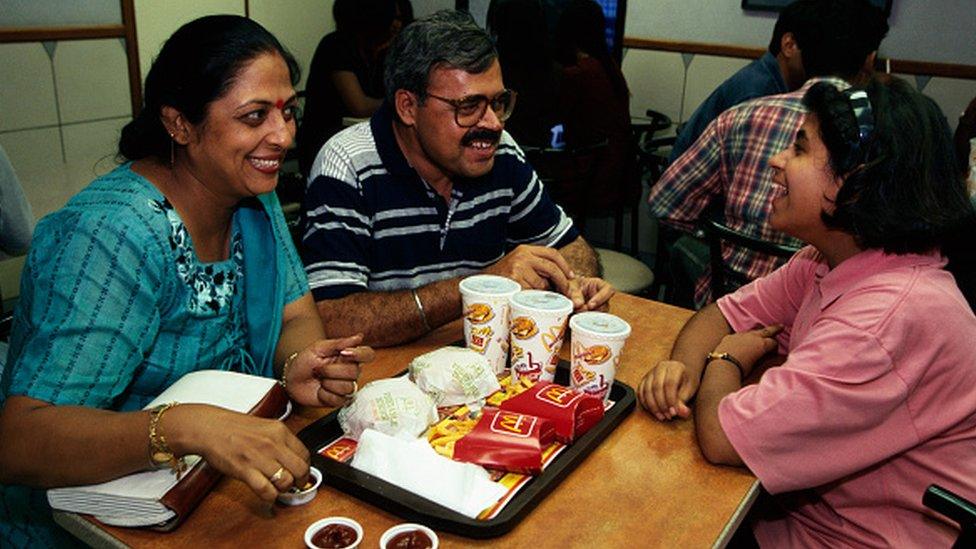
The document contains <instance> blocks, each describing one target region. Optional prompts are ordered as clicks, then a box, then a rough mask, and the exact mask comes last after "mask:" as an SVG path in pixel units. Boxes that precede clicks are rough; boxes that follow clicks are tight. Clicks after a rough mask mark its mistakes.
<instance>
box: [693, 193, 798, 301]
mask: <svg viewBox="0 0 976 549" xmlns="http://www.w3.org/2000/svg"><path fill="white" fill-rule="evenodd" d="M719 211H721V210H720V209H719ZM718 216H719V214H716V215H706V216H704V218H703V223H702V229H703V230H704V233H705V241H706V242H707V243H708V255H709V258H708V261H709V266H710V267H711V271H712V273H711V289H712V300H716V299H718V298H719V297H721V296H723V295H725V294H727V293H729V292H731V291H732V290H734V289H735V288H737V287H739V286H741V285H743V284H746V283H748V282H750V281H749V280H745V279H744V278H743V277H742V276H741V275H739V274H738V273H736V272H734V271H732V270H730V269H726V268H725V261H724V260H723V258H722V242H723V241H724V242H728V243H729V244H732V245H734V246H739V247H741V248H747V249H749V250H752V251H755V252H759V253H762V254H767V255H772V256H776V257H782V258H789V257H792V256H793V254H795V253H796V252H798V251H799V248H796V247H794V246H787V245H783V244H776V243H774V242H769V241H766V240H762V239H759V238H756V237H753V236H749V235H747V234H744V233H741V232H739V231H736V230H735V229H732V228H731V227H729V226H728V225H726V224H725V223H724V222H723V221H721V220H720V219H718Z"/></svg>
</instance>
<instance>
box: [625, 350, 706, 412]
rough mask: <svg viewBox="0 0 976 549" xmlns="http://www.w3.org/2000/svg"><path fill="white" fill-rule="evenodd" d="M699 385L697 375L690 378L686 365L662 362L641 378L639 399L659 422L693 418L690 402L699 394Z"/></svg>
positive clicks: (674, 361) (638, 388) (675, 362)
mask: <svg viewBox="0 0 976 549" xmlns="http://www.w3.org/2000/svg"><path fill="white" fill-rule="evenodd" d="M699 382H700V380H699V379H698V376H696V375H690V374H689V373H688V368H687V367H686V366H685V364H684V363H683V362H679V361H677V360H662V361H661V362H658V363H657V365H656V366H655V367H654V368H651V370H650V371H649V372H647V374H645V375H644V378H643V379H641V382H640V385H638V386H637V398H638V399H639V400H640V403H641V406H643V407H644V409H645V410H647V411H648V412H649V413H650V414H651V415H653V416H654V417H656V418H657V419H658V420H659V421H666V420H669V419H674V417H675V416H678V417H681V418H687V417H688V416H690V415H691V408H689V407H688V401H689V400H691V397H693V396H695V393H696V392H697V391H698V384H699Z"/></svg>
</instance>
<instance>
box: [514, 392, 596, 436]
mask: <svg viewBox="0 0 976 549" xmlns="http://www.w3.org/2000/svg"><path fill="white" fill-rule="evenodd" d="M501 408H502V410H508V411H511V412H518V413H520V414H529V415H534V416H539V417H543V418H546V419H549V420H551V421H552V424H553V427H554V428H555V430H556V439H557V440H559V441H560V442H565V443H567V444H568V443H570V442H572V441H573V440H575V439H576V438H577V437H580V436H583V434H584V433H586V432H587V431H589V430H590V428H591V427H593V426H594V425H596V424H597V423H599V422H600V420H601V419H603V401H602V400H601V399H600V398H598V397H595V396H593V395H588V394H586V393H583V392H580V391H576V390H573V389H570V388H568V387H563V386H562V385H557V384H555V383H550V382H546V381H540V382H539V383H536V384H535V385H533V386H532V387H531V388H530V389H527V390H526V391H525V392H523V393H522V394H520V395H517V396H514V397H512V398H510V399H508V400H506V401H505V402H502V405H501Z"/></svg>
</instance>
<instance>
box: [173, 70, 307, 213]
mask: <svg viewBox="0 0 976 549" xmlns="http://www.w3.org/2000/svg"><path fill="white" fill-rule="evenodd" d="M296 104H297V100H296V96H295V90H294V89H293V88H292V86H291V78H290V75H289V73H288V66H287V65H286V64H285V61H284V59H282V58H281V56H280V55H278V54H276V53H265V54H261V55H259V56H258V57H255V58H254V59H252V60H251V61H249V62H248V63H247V64H245V65H244V66H243V67H242V68H241V70H240V71H239V72H238V74H237V76H236V77H235V78H234V80H233V82H232V83H231V85H230V88H229V89H228V90H227V92H226V93H225V94H224V95H223V96H222V97H220V98H219V99H217V100H215V101H214V102H212V103H211V104H210V105H209V107H208V108H207V114H206V118H204V120H203V121H202V122H201V123H200V124H196V125H191V127H190V131H189V143H188V144H187V154H188V157H189V163H190V170H191V171H192V172H193V175H194V176H195V178H196V179H197V180H199V181H200V182H202V183H203V184H204V185H205V186H206V187H207V188H208V189H209V190H210V191H211V192H213V193H215V194H217V195H218V196H220V197H226V198H228V199H230V200H232V201H234V202H236V201H238V200H240V199H241V198H245V197H249V196H255V195H258V194H263V193H267V192H271V191H273V190H274V188H275V186H276V185H277V183H278V170H279V169H280V168H281V163H282V161H283V160H284V156H285V153H286V152H287V150H288V147H290V146H291V143H292V140H293V139H294V137H295V110H296Z"/></svg>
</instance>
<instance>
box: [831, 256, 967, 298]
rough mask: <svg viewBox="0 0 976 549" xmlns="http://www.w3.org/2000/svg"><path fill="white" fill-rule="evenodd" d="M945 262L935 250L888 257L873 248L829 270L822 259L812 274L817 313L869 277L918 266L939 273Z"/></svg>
mask: <svg viewBox="0 0 976 549" xmlns="http://www.w3.org/2000/svg"><path fill="white" fill-rule="evenodd" d="M947 262H948V261H947V260H946V258H945V257H944V256H943V255H942V253H941V252H939V251H938V250H931V251H929V252H927V253H920V254H915V253H908V254H889V253H885V252H884V250H880V249H876V248H872V249H870V250H864V251H863V252H861V253H859V254H857V255H855V256H853V257H849V258H848V259H846V260H844V261H842V262H841V264H840V265H838V266H837V267H835V268H833V269H831V268H830V267H829V266H828V265H827V261H826V259H823V257H822V256H821V263H820V265H818V266H817V269H816V271H815V273H814V276H815V278H816V281H817V285H818V287H819V288H820V297H821V299H820V309H821V310H823V309H824V308H826V307H827V306H828V305H830V304H831V303H833V302H834V301H836V300H837V298H839V297H840V296H842V295H844V294H845V293H847V292H849V291H851V290H853V289H854V288H856V287H857V285H858V284H860V283H862V281H864V280H865V279H866V278H867V277H868V275H870V274H871V273H878V272H883V271H893V270H896V269H905V268H911V267H921V266H925V267H932V268H936V269H941V268H942V267H945V265H946V263H947Z"/></svg>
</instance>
